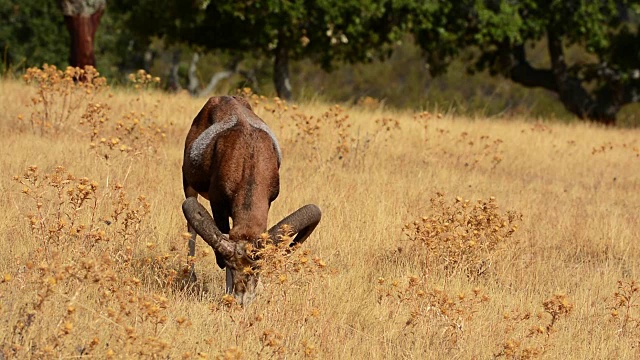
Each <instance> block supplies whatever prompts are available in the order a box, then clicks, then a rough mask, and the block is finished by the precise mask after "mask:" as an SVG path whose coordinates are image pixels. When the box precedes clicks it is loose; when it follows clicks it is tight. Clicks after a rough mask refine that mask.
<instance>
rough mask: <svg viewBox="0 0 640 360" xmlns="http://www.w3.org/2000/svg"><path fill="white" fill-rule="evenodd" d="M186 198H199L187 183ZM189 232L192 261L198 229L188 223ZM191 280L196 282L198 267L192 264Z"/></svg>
mask: <svg viewBox="0 0 640 360" xmlns="http://www.w3.org/2000/svg"><path fill="white" fill-rule="evenodd" d="M184 196H185V198H187V199H188V198H190V197H193V198H196V199H197V198H198V192H197V191H195V190H194V189H193V188H192V187H190V186H188V185H187V184H186V182H185V184H184ZM187 231H188V232H189V234H190V235H191V237H189V261H192V260H193V258H194V257H195V256H196V229H194V228H193V226H191V224H189V222H187ZM189 279H190V280H192V281H196V280H197V279H196V267H195V264H194V263H192V264H191V272H190V274H189Z"/></svg>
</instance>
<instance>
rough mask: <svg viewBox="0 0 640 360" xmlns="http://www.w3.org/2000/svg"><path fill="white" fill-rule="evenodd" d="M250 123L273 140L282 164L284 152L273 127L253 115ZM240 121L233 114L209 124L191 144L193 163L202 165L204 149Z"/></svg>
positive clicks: (190, 156) (249, 120) (190, 155)
mask: <svg viewBox="0 0 640 360" xmlns="http://www.w3.org/2000/svg"><path fill="white" fill-rule="evenodd" d="M247 119H248V121H247V122H248V123H249V125H251V126H252V127H253V128H256V129H259V130H262V131H264V132H266V133H267V134H268V135H269V137H271V140H272V142H273V148H274V149H275V150H276V153H277V155H278V166H280V162H281V161H282V153H281V152H280V145H279V144H278V141H277V140H276V136H275V135H274V134H273V132H271V129H269V127H268V126H267V125H266V124H265V123H263V122H259V121H254V119H253V118H252V117H247ZM237 123H238V117H237V116H236V115H233V116H231V117H230V118H229V119H227V120H225V121H221V122H217V123H214V124H213V125H211V126H209V127H208V128H207V130H205V131H203V132H202V134H200V136H198V138H197V139H196V141H194V142H193V144H192V145H191V152H190V153H189V159H190V160H191V163H192V164H193V165H195V166H198V165H202V163H203V162H204V159H203V157H204V151H205V149H206V148H207V146H208V145H209V144H211V141H212V140H213V139H214V138H215V137H216V136H218V135H219V134H220V133H222V132H223V131H225V130H227V129H230V128H232V127H234V126H235V125H236V124H237Z"/></svg>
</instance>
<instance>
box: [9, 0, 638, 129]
mask: <svg viewBox="0 0 640 360" xmlns="http://www.w3.org/2000/svg"><path fill="white" fill-rule="evenodd" d="M68 1H71V2H77V1H80V0H68ZM82 1H89V2H91V1H92V0H82ZM99 2H100V1H99ZM102 2H103V3H104V0H103V1H102ZM639 3H640V0H602V1H597V2H586V1H581V0H569V1H559V0H517V1H506V0H462V1H458V2H445V1H436V0H427V1H418V0H382V1H373V0H361V1H357V0H345V1H337V0H317V1H310V0H251V1H249V0H238V1H230V0H220V1H215V2H214V1H210V0H191V1H178V0H157V1H152V0H140V1H137V2H133V3H131V2H127V1H125V0H110V1H108V2H106V10H105V12H104V15H103V16H102V17H101V21H100V26H99V27H98V28H97V32H96V37H95V45H94V48H95V60H96V65H97V67H98V69H99V70H100V71H101V72H102V73H103V74H105V75H107V76H108V77H109V78H110V79H111V80H112V81H113V82H114V83H120V82H122V81H124V80H123V79H125V77H126V75H127V74H128V73H129V72H132V71H133V70H136V69H139V68H142V69H145V70H147V71H149V72H152V73H153V74H154V75H159V76H161V77H162V78H163V82H164V84H165V86H166V88H167V89H170V90H174V91H177V90H180V89H187V90H188V91H190V92H191V93H192V94H194V95H200V96H204V95H208V94H210V93H211V92H213V91H215V92H217V93H227V92H233V91H235V89H236V88H238V87H245V86H248V87H251V88H252V89H253V90H254V91H256V92H260V93H264V94H267V95H270V94H277V95H278V96H280V97H282V98H285V99H305V98H311V97H312V98H322V99H324V100H327V101H353V102H356V101H359V99H361V98H364V97H372V98H376V99H377V101H378V102H379V103H380V104H384V105H386V106H394V107H408V108H412V109H427V110H433V111H451V112H458V113H466V114H479V115H484V116H492V115H502V116H505V115H508V114H526V115H529V116H534V117H535V116H544V117H550V116H551V117H556V118H563V119H572V118H578V119H588V120H593V121H597V122H602V123H606V124H613V123H617V124H631V123H638V119H637V116H636V115H635V114H637V112H638V108H639V107H638V106H637V105H628V104H632V103H637V102H638V100H640V92H639V89H640V84H639V81H640V45H639V44H640V42H639V41H638V40H640V39H638V36H639V35H638V25H639V23H640V21H639V15H638V14H639ZM0 16H2V18H4V19H8V21H5V22H2V23H0V45H2V46H3V51H4V52H3V55H4V58H3V66H4V67H3V69H4V70H3V73H4V74H8V73H12V71H20V70H21V69H24V68H25V67H28V66H38V65H41V64H42V63H44V62H48V63H53V64H56V65H59V66H63V65H66V64H68V63H70V62H68V60H67V59H69V54H70V53H71V52H70V49H69V44H70V43H71V39H70V37H69V34H67V33H66V31H64V25H63V24H64V16H63V14H62V11H61V9H60V7H59V6H58V4H57V3H56V2H54V1H52V0H40V1H38V2H36V1H35V0H20V1H9V0H0Z"/></svg>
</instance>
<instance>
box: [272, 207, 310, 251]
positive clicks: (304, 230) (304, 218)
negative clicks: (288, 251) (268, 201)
mask: <svg viewBox="0 0 640 360" xmlns="http://www.w3.org/2000/svg"><path fill="white" fill-rule="evenodd" d="M321 218H322V212H321V211H320V208H319V207H317V206H316V205H314V204H309V205H305V206H303V207H301V208H300V209H298V210H296V211H295V212H293V213H291V214H290V215H289V216H287V217H285V218H284V219H282V220H280V222H278V223H277V224H275V225H274V226H273V227H271V229H269V236H270V237H271V239H273V242H274V243H276V244H277V243H278V242H280V239H281V236H282V235H284V234H283V229H282V225H285V224H286V225H289V226H290V227H291V230H292V232H293V234H298V235H297V236H296V237H295V239H293V242H292V243H291V245H292V246H293V245H296V244H301V243H302V242H304V241H305V240H306V239H307V238H308V237H309V235H311V233H312V232H313V230H314V229H315V228H316V226H318V223H319V222H320V219H321Z"/></svg>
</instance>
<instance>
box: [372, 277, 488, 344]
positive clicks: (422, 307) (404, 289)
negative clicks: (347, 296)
mask: <svg viewBox="0 0 640 360" xmlns="http://www.w3.org/2000/svg"><path fill="white" fill-rule="evenodd" d="M376 292H377V296H378V303H379V304H381V305H385V306H387V308H388V312H389V318H390V319H394V320H395V319H397V318H398V317H400V319H401V320H402V321H404V326H403V329H404V331H405V332H406V331H409V330H410V329H416V328H420V329H425V328H426V329H430V330H431V331H429V333H430V334H440V335H442V340H443V341H444V342H445V343H446V344H447V346H448V347H449V348H454V347H457V346H459V345H461V344H460V341H461V340H463V339H464V337H465V336H466V335H468V334H467V323H468V322H470V321H471V320H472V319H473V317H474V315H475V314H476V312H478V311H479V309H480V308H481V307H482V306H483V304H485V303H486V302H487V301H489V297H488V296H487V295H486V294H484V293H483V292H482V290H481V289H480V288H477V287H476V288H473V289H472V290H471V291H469V292H467V293H464V292H460V293H457V294H451V293H449V292H447V291H445V290H444V289H442V288H439V287H435V286H432V285H430V284H428V283H427V281H426V280H425V279H423V278H420V277H418V276H409V277H408V281H407V282H406V283H404V284H401V281H399V280H394V281H387V280H386V279H384V278H382V277H381V278H378V284H377V286H376ZM403 319H404V320H403ZM427 336H430V335H427Z"/></svg>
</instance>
